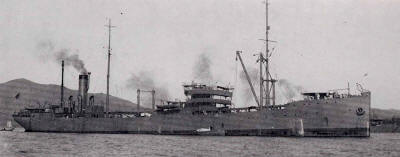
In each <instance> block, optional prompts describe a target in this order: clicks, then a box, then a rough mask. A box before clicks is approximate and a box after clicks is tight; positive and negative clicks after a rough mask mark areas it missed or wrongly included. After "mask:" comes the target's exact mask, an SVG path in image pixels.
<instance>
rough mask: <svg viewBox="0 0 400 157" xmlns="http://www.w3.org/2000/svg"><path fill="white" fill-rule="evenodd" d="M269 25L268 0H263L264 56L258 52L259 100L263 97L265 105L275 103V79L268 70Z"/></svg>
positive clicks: (261, 100)
mask: <svg viewBox="0 0 400 157" xmlns="http://www.w3.org/2000/svg"><path fill="white" fill-rule="evenodd" d="M269 28H270V27H269V25H268V0H266V1H265V57H263V55H262V53H261V54H260V62H261V64H260V102H263V100H264V99H265V106H269V105H271V101H272V105H275V82H276V80H275V79H273V78H272V76H271V74H270V72H269V57H270V55H271V54H270V53H269V47H268V42H270V40H269V39H268V31H269ZM264 62H265V79H264V77H263V73H262V63H264ZM264 87H265V96H264V95H263V91H264V89H263V88H264ZM271 92H272V93H273V96H271Z"/></svg>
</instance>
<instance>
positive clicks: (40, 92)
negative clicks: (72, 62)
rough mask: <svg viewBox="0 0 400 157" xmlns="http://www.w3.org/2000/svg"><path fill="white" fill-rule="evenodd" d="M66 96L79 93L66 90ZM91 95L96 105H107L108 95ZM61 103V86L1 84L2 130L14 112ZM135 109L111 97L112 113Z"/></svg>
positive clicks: (19, 81)
mask: <svg viewBox="0 0 400 157" xmlns="http://www.w3.org/2000/svg"><path fill="white" fill-rule="evenodd" d="M64 94H65V95H64V97H65V99H68V97H69V96H70V95H72V96H74V97H75V98H76V95H77V91H76V90H71V89H68V88H65V90H64ZM17 95H18V96H17ZM90 95H94V97H95V104H100V105H103V104H105V102H106V94H103V93H90ZM16 97H18V99H17V98H16ZM59 102H60V86H59V85H52V84H48V85H46V84H38V83H35V82H32V81H29V80H27V79H16V80H11V81H8V82H5V83H2V84H0V128H2V127H3V126H5V123H6V121H7V120H11V119H12V117H11V115H12V113H13V112H16V111H18V110H20V109H23V108H25V107H38V104H41V105H43V104H59ZM135 109H136V104H134V103H132V102H130V101H127V100H124V99H121V98H117V97H114V96H110V111H134V110H135Z"/></svg>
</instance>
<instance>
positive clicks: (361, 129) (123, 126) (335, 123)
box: [13, 3, 371, 137]
mask: <svg viewBox="0 0 400 157" xmlns="http://www.w3.org/2000/svg"><path fill="white" fill-rule="evenodd" d="M265 6H266V10H267V13H268V3H266V5H265ZM266 17H267V20H266V34H265V35H266V38H265V45H266V51H265V53H260V54H259V55H258V56H259V57H258V62H259V64H260V75H259V76H260V81H259V82H260V90H259V93H258V95H257V93H256V92H255V89H254V87H253V84H252V80H251V79H250V77H249V75H248V73H247V71H246V67H245V64H244V62H243V60H242V58H241V55H240V54H241V51H237V52H236V57H237V60H239V61H240V62H241V65H242V68H243V71H244V72H245V74H246V78H247V81H248V83H249V86H250V87H251V88H250V89H251V91H250V92H251V93H252V95H253V96H254V100H255V102H256V104H255V105H252V106H247V107H240V108H239V107H234V106H233V103H232V97H233V92H234V89H233V88H231V87H229V86H215V85H207V84H203V83H196V82H191V83H187V84H184V85H183V92H184V95H185V96H186V100H185V101H182V102H181V101H167V102H166V103H164V104H159V105H155V98H154V93H155V92H156V91H154V90H152V91H142V92H151V93H152V95H153V98H152V109H151V110H150V111H140V110H136V111H134V112H133V111H132V112H128V111H126V112H110V111H109V78H110V75H109V70H110V68H109V67H110V55H111V53H110V52H111V46H110V43H109V45H108V69H107V99H106V104H105V106H103V105H98V104H95V103H94V97H93V96H89V94H88V90H89V82H90V79H91V78H90V73H88V72H82V73H80V74H79V79H78V81H79V90H78V93H77V97H76V98H74V97H72V96H70V97H69V98H68V100H64V94H63V88H64V87H63V75H64V70H63V69H64V66H63V65H64V64H63V62H62V79H61V80H62V81H61V96H60V97H61V99H60V104H56V105H50V106H47V107H44V108H43V107H42V108H25V109H22V110H21V111H19V112H16V113H14V114H13V118H14V120H15V121H16V122H17V123H18V124H19V125H21V126H22V127H23V128H24V129H25V131H27V132H54V133H125V134H154V135H206V136H294V137H369V136H370V124H369V117H370V107H371V92H370V91H368V90H366V89H363V88H362V87H361V85H359V84H358V86H359V87H360V89H361V90H360V92H359V93H358V94H351V93H350V87H349V86H348V88H347V90H348V92H347V93H340V92H339V91H338V90H333V91H327V92H306V93H302V95H303V97H304V99H303V100H297V101H291V102H288V103H285V104H276V102H275V99H276V96H275V84H276V82H277V80H276V79H274V78H272V76H271V74H270V71H269V68H270V66H269V62H270V52H269V48H268V43H269V42H273V41H272V40H269V39H268V31H269V29H270V27H269V25H268V14H267V16H266ZM111 27H112V26H111V21H110V22H109V24H108V28H109V41H110V36H111V35H110V33H111ZM140 92H141V90H140V89H138V99H137V101H138V102H137V108H138V109H139V108H140Z"/></svg>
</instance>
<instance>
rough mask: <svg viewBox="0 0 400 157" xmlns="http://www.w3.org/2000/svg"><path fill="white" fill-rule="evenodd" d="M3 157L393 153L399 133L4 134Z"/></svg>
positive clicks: (0, 136)
mask: <svg viewBox="0 0 400 157" xmlns="http://www.w3.org/2000/svg"><path fill="white" fill-rule="evenodd" d="M0 156H7V157H13V156H230V157H232V156H277V157H281V156H360V157H361V156H362V157H364V156H378V157H385V156H394V157H400V134H372V136H371V137H370V138H284V137H213V136H210V137H206V136H157V135H134V134H61V133H28V132H16V131H14V132H0Z"/></svg>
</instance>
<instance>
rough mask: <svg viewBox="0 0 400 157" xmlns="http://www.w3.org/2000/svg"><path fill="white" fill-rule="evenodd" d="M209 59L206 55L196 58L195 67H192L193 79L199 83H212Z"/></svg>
mask: <svg viewBox="0 0 400 157" xmlns="http://www.w3.org/2000/svg"><path fill="white" fill-rule="evenodd" d="M211 65H212V62H211V59H210V57H209V56H208V55H207V54H206V53H202V54H200V55H199V56H198V59H197V61H196V64H195V66H194V67H193V72H194V79H195V80H197V81H200V82H201V83H209V82H212V80H213V76H212V73H211Z"/></svg>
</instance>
